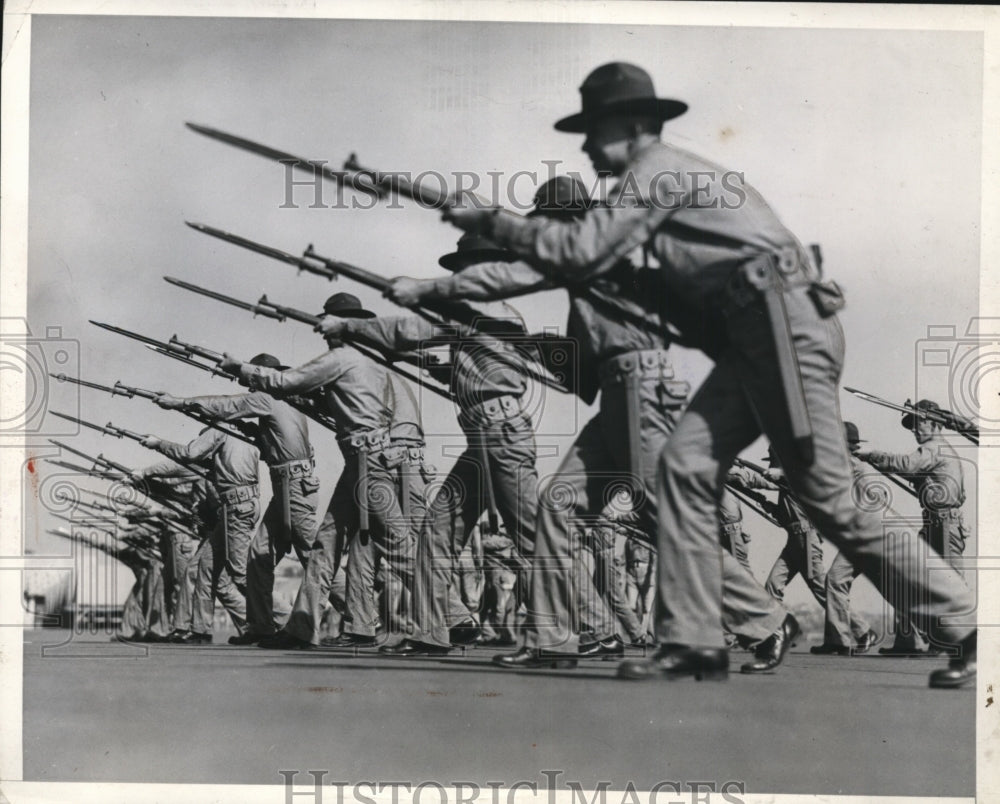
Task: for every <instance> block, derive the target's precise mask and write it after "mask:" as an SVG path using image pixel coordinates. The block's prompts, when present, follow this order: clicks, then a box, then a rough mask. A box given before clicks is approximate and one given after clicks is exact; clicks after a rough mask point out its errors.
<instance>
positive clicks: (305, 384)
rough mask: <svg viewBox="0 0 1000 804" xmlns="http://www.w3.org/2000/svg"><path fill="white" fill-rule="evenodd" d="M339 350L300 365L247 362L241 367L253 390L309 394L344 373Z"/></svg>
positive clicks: (245, 380) (278, 393)
mask: <svg viewBox="0 0 1000 804" xmlns="http://www.w3.org/2000/svg"><path fill="white" fill-rule="evenodd" d="M339 351H340V350H339V349H331V350H330V351H328V352H324V353H323V354H321V355H318V356H317V357H314V358H313V359H312V360H310V361H309V362H308V363H303V364H302V365H301V366H299V367H298V368H291V369H286V370H285V371H279V370H278V369H272V368H265V367H263V366H254V365H251V364H250V363H244V364H243V365H242V366H241V367H240V377H241V379H243V380H244V382H246V383H247V385H249V387H250V388H251V389H252V390H254V391H264V392H265V393H268V394H271V395H272V396H279V397H280V396H288V395H290V394H307V393H309V392H310V391H315V390H316V389H318V388H322V387H323V386H324V385H327V384H329V383H331V382H335V381H336V380H337V379H338V378H339V377H340V376H341V375H342V374H343V372H344V370H345V366H344V364H343V361H342V360H341V357H340V355H339V354H338V352H339Z"/></svg>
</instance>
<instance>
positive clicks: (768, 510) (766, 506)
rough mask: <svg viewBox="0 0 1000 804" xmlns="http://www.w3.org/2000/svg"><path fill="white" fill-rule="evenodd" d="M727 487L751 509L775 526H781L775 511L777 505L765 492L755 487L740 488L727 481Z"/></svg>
mask: <svg viewBox="0 0 1000 804" xmlns="http://www.w3.org/2000/svg"><path fill="white" fill-rule="evenodd" d="M726 488H727V489H729V491H730V493H731V494H732V495H733V496H734V497H736V498H737V499H738V500H739V501H740V502H741V503H743V504H744V505H745V506H747V507H748V508H749V509H750V510H751V511H753V512H754V513H756V514H758V515H759V516H761V517H763V518H764V519H766V520H767V521H768V522H770V523H771V524H772V525H774V526H775V527H781V526H780V525H779V524H778V519H777V517H776V516H775V515H774V513H773V512H774V510H775V507H776V506H775V505H774V503H773V502H771V501H770V500H769V499H767V497H765V496H764V495H763V494H761V493H759V492H757V491H754V490H753V489H744V488H739V487H737V486H736V485H735V484H733V483H726Z"/></svg>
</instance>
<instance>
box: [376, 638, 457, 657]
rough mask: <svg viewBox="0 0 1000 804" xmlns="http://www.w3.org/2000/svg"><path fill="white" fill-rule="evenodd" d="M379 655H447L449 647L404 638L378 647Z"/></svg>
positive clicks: (449, 650)
mask: <svg viewBox="0 0 1000 804" xmlns="http://www.w3.org/2000/svg"><path fill="white" fill-rule="evenodd" d="M378 652H379V655H381V656H447V655H448V654H449V653H451V648H443V647H441V646H440V645H432V644H431V643H429V642H420V641H418V640H416V639H404V640H403V641H402V642H399V643H397V644H395V645H392V646H389V645H384V646H383V647H381V648H379V649H378Z"/></svg>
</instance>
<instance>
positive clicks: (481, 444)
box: [475, 433, 500, 533]
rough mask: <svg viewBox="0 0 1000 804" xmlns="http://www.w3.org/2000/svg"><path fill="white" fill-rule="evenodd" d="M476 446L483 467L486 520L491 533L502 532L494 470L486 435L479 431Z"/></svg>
mask: <svg viewBox="0 0 1000 804" xmlns="http://www.w3.org/2000/svg"><path fill="white" fill-rule="evenodd" d="M475 438H476V447H477V449H478V451H479V465H480V466H481V467H482V483H483V491H484V492H485V493H486V520H487V522H488V523H489V528H490V533H499V532H500V515H499V513H498V512H497V496H496V491H495V490H494V488H493V470H492V469H490V456H489V454H488V453H487V451H486V436H485V435H483V433H477V434H476V436H475Z"/></svg>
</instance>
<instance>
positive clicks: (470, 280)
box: [425, 260, 555, 301]
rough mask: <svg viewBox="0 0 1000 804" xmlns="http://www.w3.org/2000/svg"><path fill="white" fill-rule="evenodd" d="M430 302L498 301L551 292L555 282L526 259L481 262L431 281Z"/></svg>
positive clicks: (428, 296)
mask: <svg viewBox="0 0 1000 804" xmlns="http://www.w3.org/2000/svg"><path fill="white" fill-rule="evenodd" d="M431 286H432V291H431V293H429V294H428V295H427V296H426V297H425V298H429V299H469V300H472V301H496V300H498V299H509V298H512V297H514V296H523V295H525V294H528V293H534V292H536V291H540V290H548V289H549V288H552V287H554V286H555V283H554V282H553V281H552V280H551V279H549V278H548V277H546V276H545V274H543V273H542V272H541V271H539V270H538V269H537V268H534V267H532V266H531V265H529V264H528V263H526V262H524V261H523V260H517V261H515V262H482V263H478V264H476V265H470V266H469V267H468V268H465V269H464V270H462V271H459V272H458V273H456V274H453V275H451V276H446V277H442V278H441V279H435V280H432V282H431Z"/></svg>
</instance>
